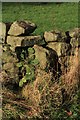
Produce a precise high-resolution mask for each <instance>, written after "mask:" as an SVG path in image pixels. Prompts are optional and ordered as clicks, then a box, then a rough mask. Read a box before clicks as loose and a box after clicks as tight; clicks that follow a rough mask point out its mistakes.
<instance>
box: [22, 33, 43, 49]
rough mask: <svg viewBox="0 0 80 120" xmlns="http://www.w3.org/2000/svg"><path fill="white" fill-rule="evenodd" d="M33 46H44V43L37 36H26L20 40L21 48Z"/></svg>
mask: <svg viewBox="0 0 80 120" xmlns="http://www.w3.org/2000/svg"><path fill="white" fill-rule="evenodd" d="M35 44H37V45H44V44H45V41H44V39H42V37H41V36H40V35H38V36H26V37H24V39H23V40H22V43H21V46H23V47H25V46H33V45H35Z"/></svg>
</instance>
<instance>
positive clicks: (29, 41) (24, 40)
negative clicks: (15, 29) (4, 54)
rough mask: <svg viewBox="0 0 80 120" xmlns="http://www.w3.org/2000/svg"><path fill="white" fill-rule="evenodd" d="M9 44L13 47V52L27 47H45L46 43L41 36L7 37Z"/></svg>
mask: <svg viewBox="0 0 80 120" xmlns="http://www.w3.org/2000/svg"><path fill="white" fill-rule="evenodd" d="M7 44H9V45H11V50H13V51H14V50H15V48H16V47H20V46H22V47H26V46H33V45H35V44H38V45H44V44H45V42H44V40H43V39H42V38H41V36H40V35H38V36H20V37H17V36H7Z"/></svg>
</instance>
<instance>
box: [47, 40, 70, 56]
mask: <svg viewBox="0 0 80 120" xmlns="http://www.w3.org/2000/svg"><path fill="white" fill-rule="evenodd" d="M47 46H48V47H49V48H52V49H53V50H55V51H56V52H57V54H58V56H59V57H60V56H65V55H67V53H69V51H70V49H71V46H70V44H68V43H63V42H50V43H48V45H47Z"/></svg>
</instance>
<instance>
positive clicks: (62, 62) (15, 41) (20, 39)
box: [0, 21, 80, 73]
mask: <svg viewBox="0 0 80 120" xmlns="http://www.w3.org/2000/svg"><path fill="white" fill-rule="evenodd" d="M0 27H1V29H0V44H2V46H3V52H4V51H5V50H6V47H5V46H10V50H11V51H12V52H13V53H16V48H18V50H17V51H18V55H17V56H19V54H20V53H21V52H22V49H24V48H25V49H26V51H27V49H28V48H29V47H31V48H33V49H34V51H35V58H37V59H38V60H39V62H40V67H41V68H42V69H46V67H47V66H48V63H49V66H48V67H50V68H51V71H52V72H53V71H56V72H59V71H62V72H63V71H64V70H65V69H67V67H68V66H69V62H70V56H71V55H73V56H74V55H75V49H76V47H79V46H80V44H79V39H80V28H75V29H73V30H71V31H66V32H61V31H58V30H51V31H45V32H44V34H43V36H41V35H36V36H35V35H34V33H33V32H34V30H35V29H36V28H37V25H36V24H35V23H32V22H30V21H15V22H13V23H0ZM26 54H27V52H26ZM26 56H27V55H26ZM19 57H20V56H19ZM19 57H18V58H19ZM57 66H59V67H57ZM60 66H61V70H60ZM54 73H55V72H54ZM60 73H61V72H60Z"/></svg>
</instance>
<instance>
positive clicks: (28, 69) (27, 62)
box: [17, 47, 39, 87]
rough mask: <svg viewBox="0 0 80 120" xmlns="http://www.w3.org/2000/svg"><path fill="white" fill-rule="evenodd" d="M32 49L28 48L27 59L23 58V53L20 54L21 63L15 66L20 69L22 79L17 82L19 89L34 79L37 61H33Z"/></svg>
mask: <svg viewBox="0 0 80 120" xmlns="http://www.w3.org/2000/svg"><path fill="white" fill-rule="evenodd" d="M34 52H35V51H34V49H33V48H31V47H30V48H28V57H27V58H26V59H25V58H24V53H25V51H24V50H23V51H22V53H21V58H22V59H21V61H20V62H18V63H17V66H18V67H19V68H20V69H21V73H22V79H20V81H19V87H22V86H23V85H24V83H26V82H31V81H33V80H34V79H35V66H36V65H38V64H39V61H38V60H37V59H35V54H34Z"/></svg>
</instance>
